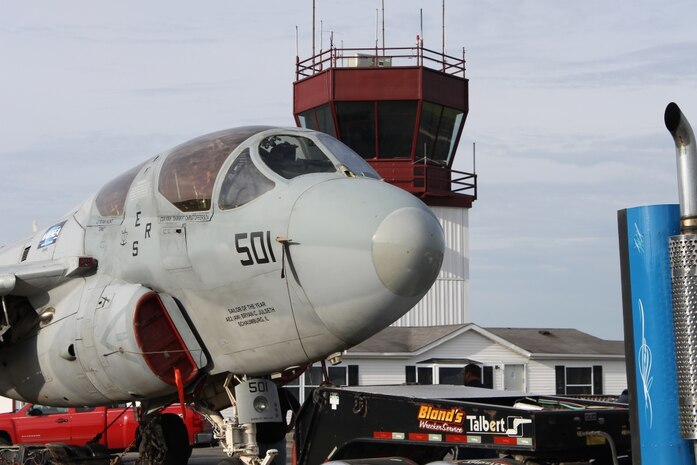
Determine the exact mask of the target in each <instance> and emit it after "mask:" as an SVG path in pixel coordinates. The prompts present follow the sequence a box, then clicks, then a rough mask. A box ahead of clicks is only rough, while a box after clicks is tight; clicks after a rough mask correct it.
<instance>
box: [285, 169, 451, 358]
mask: <svg viewBox="0 0 697 465" xmlns="http://www.w3.org/2000/svg"><path fill="white" fill-rule="evenodd" d="M287 237H289V238H291V239H292V241H293V242H292V245H290V246H289V248H288V255H287V258H288V263H289V270H290V271H291V272H290V273H289V277H290V278H289V281H288V285H289V290H290V293H291V299H293V311H294V312H295V315H296V318H297V319H298V320H302V321H303V323H302V324H301V325H298V330H299V331H300V333H301V338H303V347H304V348H305V350H306V352H307V353H308V356H310V357H312V355H311V354H326V353H331V352H332V351H336V349H332V350H331V351H330V350H328V349H327V347H328V345H326V344H325V343H324V341H326V340H328V338H329V337H330V336H327V335H331V337H333V338H335V340H336V339H338V340H340V341H343V343H344V347H347V346H349V347H350V346H351V345H355V344H357V343H359V342H360V341H363V340H365V339H367V338H368V337H370V336H372V335H373V334H375V333H377V332H378V331H380V330H381V329H383V328H385V327H386V326H388V325H389V324H391V323H393V322H395V321H396V320H398V319H399V318H400V317H402V316H403V315H404V314H405V313H406V312H408V311H409V310H410V309H411V308H412V307H414V305H416V304H417V303H418V302H419V300H420V299H421V298H422V297H423V296H424V294H426V292H427V291H428V289H429V288H430V287H431V285H432V284H433V282H434V281H435V279H436V276H437V274H438V272H439V270H440V266H441V262H442V259H443V251H444V248H445V246H444V242H445V241H444V239H443V231H442V229H441V227H440V224H439V223H438V220H437V219H436V217H435V215H434V214H433V212H432V211H431V210H430V209H429V208H428V207H427V206H426V205H425V204H424V203H423V202H421V201H420V200H419V199H417V198H416V197H414V196H413V195H412V194H410V193H408V192H406V191H404V190H402V189H399V188H397V187H395V186H392V185H390V184H388V183H385V182H381V181H376V180H368V179H357V178H354V179H337V180H331V181H326V182H323V183H319V184H317V185H314V186H312V187H310V188H309V189H307V190H306V191H304V192H303V194H302V195H301V196H300V197H299V198H298V200H297V201H296V203H295V204H294V206H293V209H292V212H291V215H290V221H289V225H288V236H287ZM303 315H305V316H304V317H303ZM313 321H314V323H312V324H311V323H310V322H313ZM305 335H307V337H306V336H305ZM325 336H326V338H325ZM332 347H336V346H332Z"/></svg>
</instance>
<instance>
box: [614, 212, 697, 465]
mask: <svg viewBox="0 0 697 465" xmlns="http://www.w3.org/2000/svg"><path fill="white" fill-rule="evenodd" d="M618 223H619V243H620V263H621V270H622V301H623V311H624V337H625V353H626V361H627V378H628V385H629V404H630V405H629V406H630V418H631V423H632V456H633V463H634V464H641V463H644V464H659V463H661V464H662V463H671V464H685V465H687V464H690V465H692V464H694V463H695V458H694V450H693V447H692V444H691V442H690V441H686V440H684V439H682V438H681V436H680V427H679V418H678V387H677V379H676V359H675V343H674V340H675V334H674V329H673V304H672V293H671V266H670V258H669V251H668V238H669V237H670V236H673V235H676V234H679V232H680V230H679V229H680V209H679V206H678V205H651V206H643V207H635V208H628V209H625V210H620V211H619V212H618Z"/></svg>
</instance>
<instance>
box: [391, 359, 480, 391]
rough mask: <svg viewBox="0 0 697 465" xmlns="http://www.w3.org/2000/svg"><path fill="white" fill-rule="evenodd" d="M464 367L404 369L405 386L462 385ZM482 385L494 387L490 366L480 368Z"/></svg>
mask: <svg viewBox="0 0 697 465" xmlns="http://www.w3.org/2000/svg"><path fill="white" fill-rule="evenodd" d="M464 369H465V367H464V365H456V366H453V365H430V366H419V367H416V366H413V365H407V366H405V367H404V373H405V378H406V383H407V384H454V385H456V386H459V385H462V384H463V370H464ZM482 384H484V387H487V388H492V387H493V385H494V368H493V367H492V366H483V367H482Z"/></svg>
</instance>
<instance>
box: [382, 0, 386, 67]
mask: <svg viewBox="0 0 697 465" xmlns="http://www.w3.org/2000/svg"><path fill="white" fill-rule="evenodd" d="M382 56H385V0H382Z"/></svg>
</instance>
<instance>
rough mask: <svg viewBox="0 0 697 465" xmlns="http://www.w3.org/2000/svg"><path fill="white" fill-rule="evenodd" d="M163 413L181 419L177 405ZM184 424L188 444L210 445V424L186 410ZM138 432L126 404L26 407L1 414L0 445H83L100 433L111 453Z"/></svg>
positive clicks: (130, 409)
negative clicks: (176, 415) (57, 443)
mask: <svg viewBox="0 0 697 465" xmlns="http://www.w3.org/2000/svg"><path fill="white" fill-rule="evenodd" d="M124 409H127V411H126V412H124ZM163 413H172V414H178V415H179V416H182V410H181V407H180V406H179V405H178V404H174V405H172V406H170V407H167V408H166V409H165V410H164V411H163ZM121 414H122V415H121ZM119 415H121V417H119ZM117 417H118V419H117ZM112 422H113V424H112ZM184 424H185V425H186V429H187V431H188V433H189V443H190V444H191V445H199V444H210V443H211V442H212V439H213V434H212V430H211V426H210V424H209V423H208V422H207V421H206V420H205V418H203V417H202V416H201V415H199V414H198V413H196V412H194V411H193V410H191V409H189V408H188V407H187V414H186V420H185V421H184ZM109 425H111V426H109ZM107 426H109V428H108V429H107V430H106V431H104V429H105V428H107ZM137 429H138V422H137V421H136V420H135V418H134V411H133V408H127V407H126V405H120V406H112V407H110V408H107V407H78V408H66V407H49V406H46V405H38V404H27V405H25V406H24V407H22V408H21V409H19V410H18V411H16V412H13V413H3V414H0V445H10V444H47V443H50V442H60V443H65V444H73V445H84V444H87V443H88V442H90V441H92V440H93V438H94V437H95V436H96V435H97V434H99V433H102V432H103V433H102V436H101V438H100V439H99V444H102V445H104V446H106V447H107V448H108V449H112V450H113V449H125V448H127V447H129V446H130V445H131V444H132V443H133V440H134V438H135V435H136V430H137Z"/></svg>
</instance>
